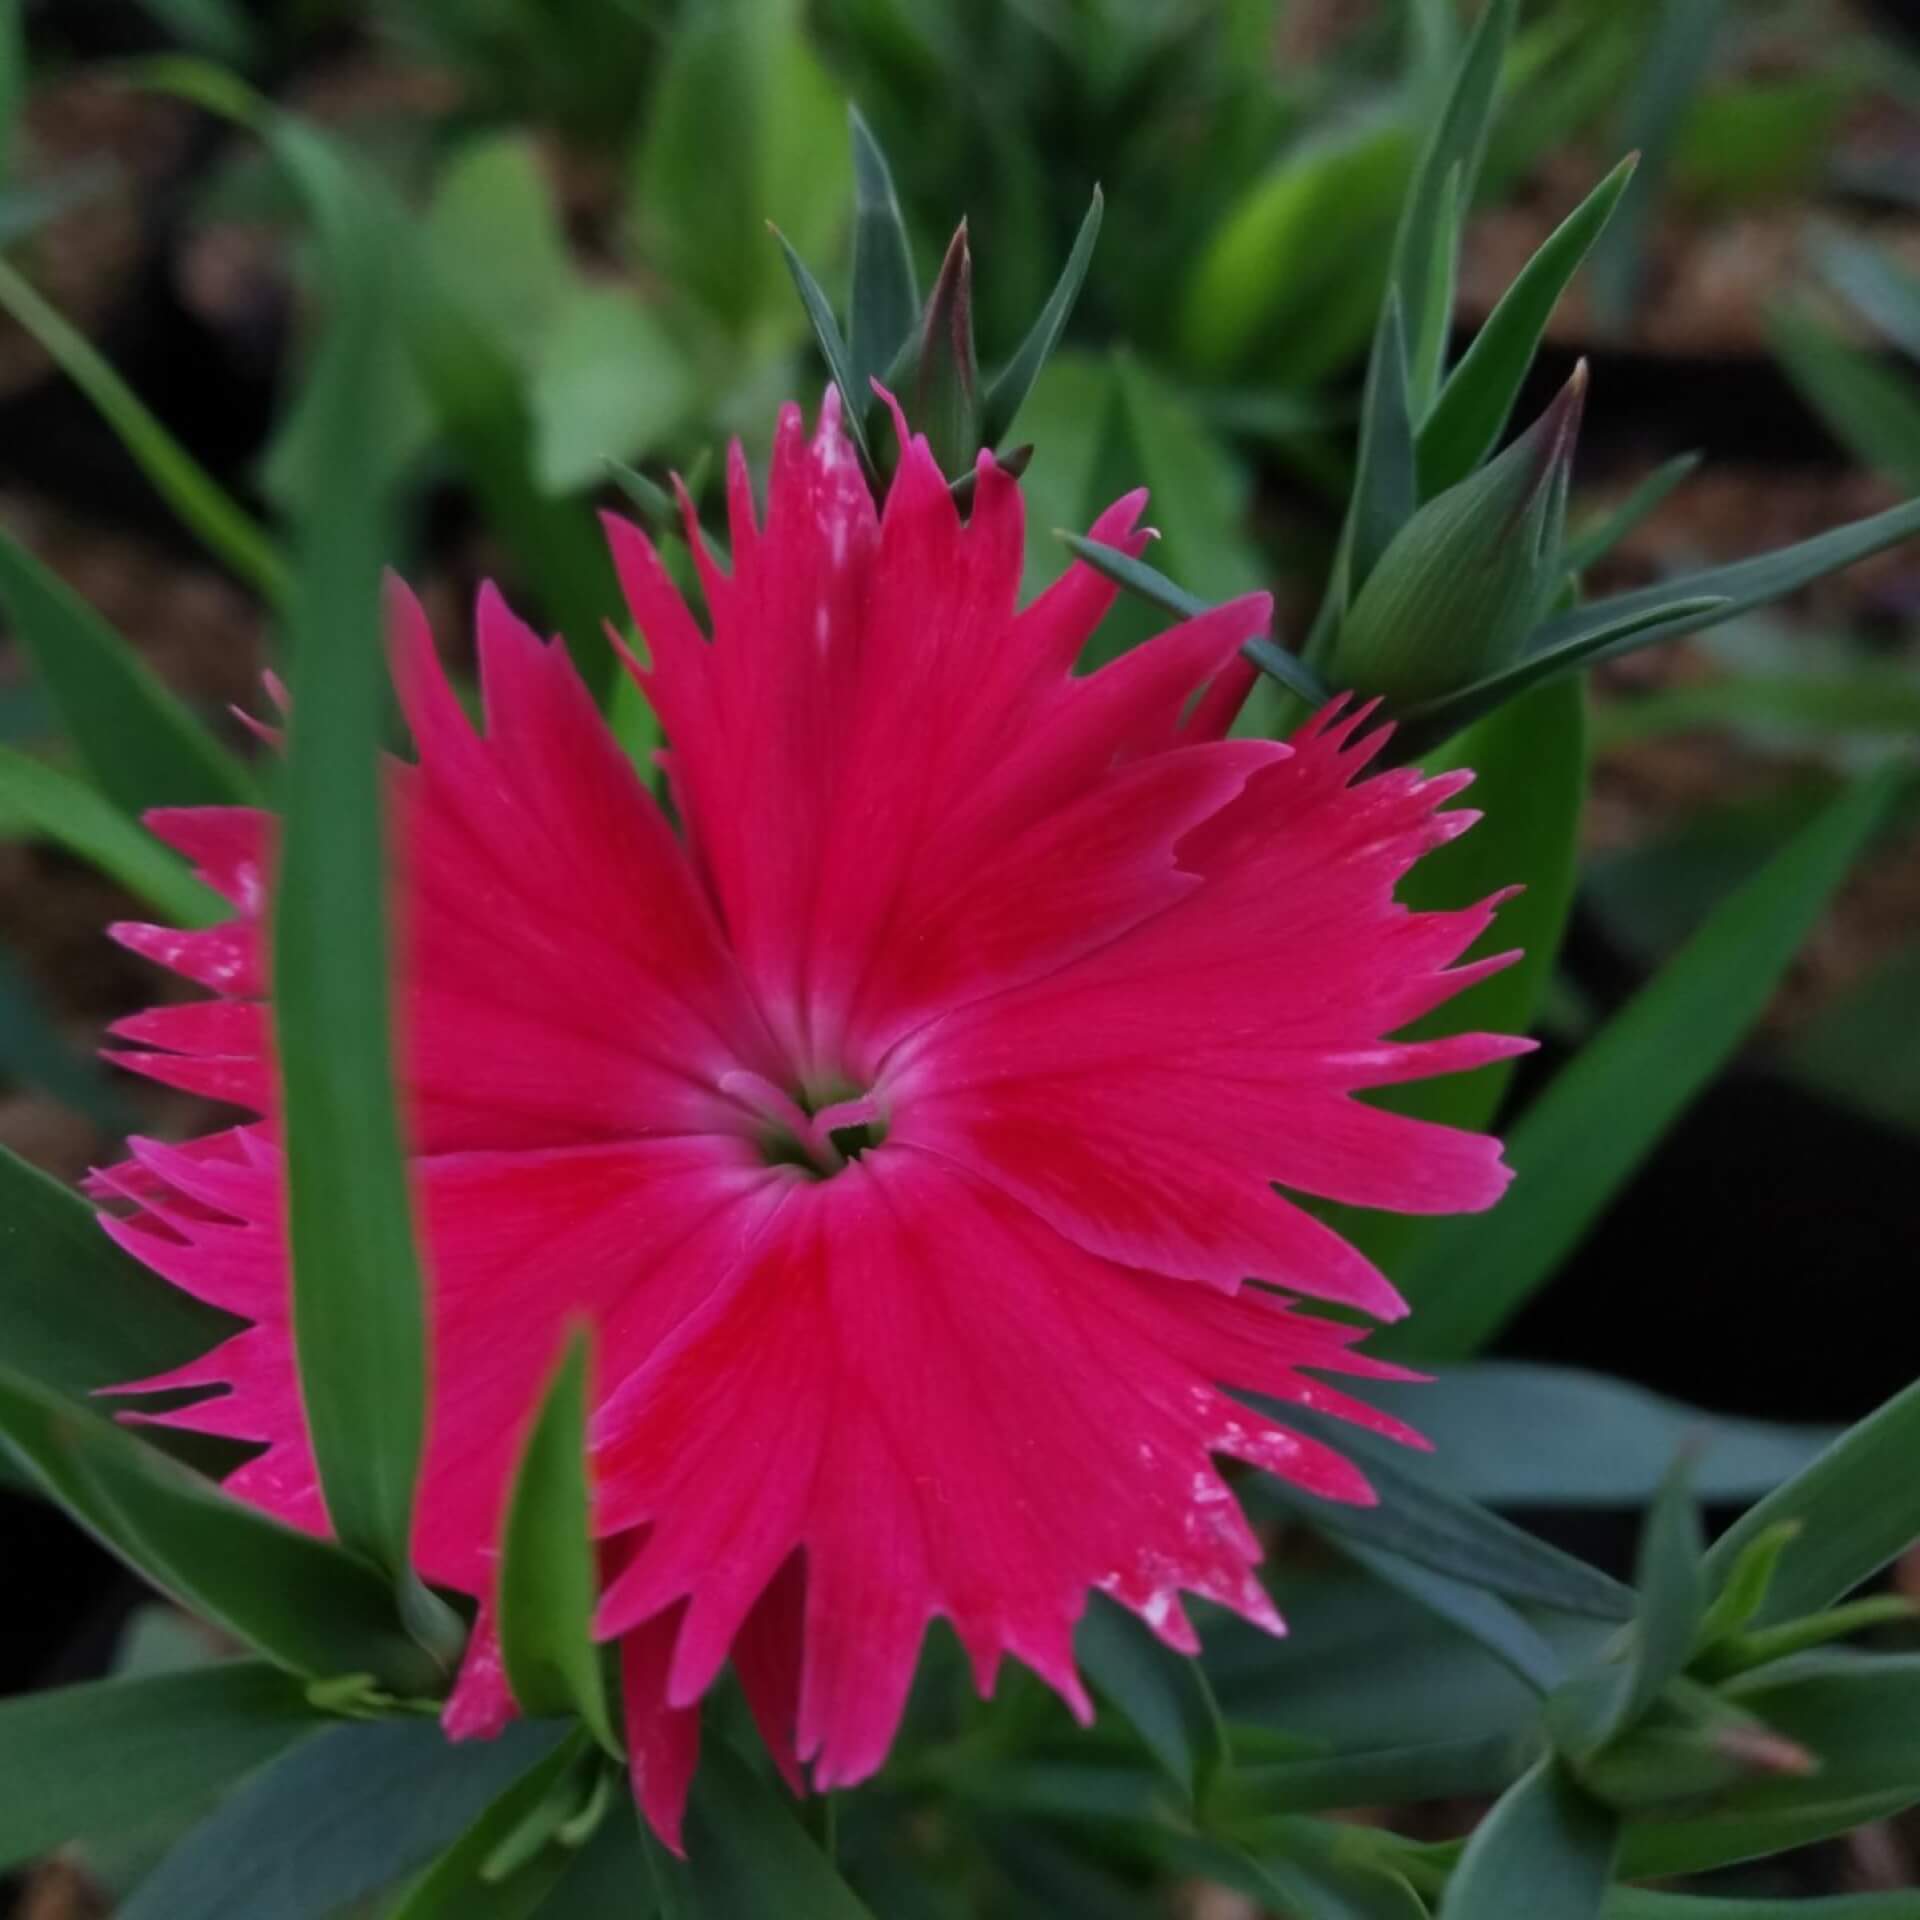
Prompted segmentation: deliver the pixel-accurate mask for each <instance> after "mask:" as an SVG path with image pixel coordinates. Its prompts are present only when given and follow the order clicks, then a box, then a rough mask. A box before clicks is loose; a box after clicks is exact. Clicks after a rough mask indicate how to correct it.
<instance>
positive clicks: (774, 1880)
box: [649, 1743, 874, 1920]
mask: <svg viewBox="0 0 1920 1920" xmlns="http://www.w3.org/2000/svg"><path fill="white" fill-rule="evenodd" d="M649 1858H650V1859H651V1860H652V1862H653V1865H654V1870H655V1884H656V1887H657V1889H658V1891H659V1893H660V1896H661V1899H660V1904H661V1908H662V1911H663V1913H664V1914H667V1915H673V1916H680V1915H685V1916H687V1920H874V1916H873V1915H872V1914H871V1913H869V1912H868V1910H867V1908H866V1907H865V1905H863V1904H862V1902H861V1901H860V1899H859V1898H858V1896H856V1895H855V1893H854V1891H853V1889H852V1888H851V1887H849V1886H848V1885H847V1883H846V1882H845V1881H844V1880H843V1879H841V1877H840V1875H839V1873H838V1872H837V1871H836V1870H835V1868H834V1866H833V1864H832V1863H831V1862H830V1861H829V1860H828V1859H827V1857H826V1855H825V1854H823V1853H822V1852H821V1851H820V1849H819V1848H818V1847H817V1846H815V1845H814V1843H813V1841H812V1840H811V1839H809V1838H808V1836H807V1834H806V1832H805V1831H804V1830H803V1829H802V1827H801V1826H800V1823H799V1822H798V1821H797V1820H796V1819H795V1818H794V1816H793V1814H792V1812H791V1811H790V1809H789V1807H788V1805H787V1804H786V1802H785V1801H784V1800H783V1798H782V1796H781V1794H780V1792H779V1790H778V1789H777V1788H775V1787H774V1786H772V1785H770V1784H769V1783H768V1782H767V1780H765V1779H764V1778H763V1777H762V1776H761V1775H760V1774H758V1773H756V1772H754V1770H753V1769H752V1768H751V1767H749V1766H748V1765H747V1764H746V1762H745V1761H743V1760H742V1759H741V1758H740V1757H739V1755H738V1754H736V1753H735V1752H734V1751H733V1750H732V1749H731V1748H730V1747H728V1746H725V1745H724V1744H719V1743H716V1744H715V1746H714V1747H713V1748H712V1750H711V1751H709V1752H707V1753H705V1754H703V1755H702V1756H701V1760H700V1774H699V1777H698V1779H696V1780H695V1782H694V1786H693V1795H692V1798H691V1800H690V1801H689V1803H688V1807H687V1858H686V1860H685V1861H684V1862H681V1861H676V1860H673V1859H671V1858H669V1857H668V1856H667V1855H666V1854H664V1853H663V1852H662V1851H661V1849H660V1848H659V1847H658V1846H657V1845H654V1846H652V1847H651V1848H650V1849H649Z"/></svg>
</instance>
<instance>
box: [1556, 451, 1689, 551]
mask: <svg viewBox="0 0 1920 1920" xmlns="http://www.w3.org/2000/svg"><path fill="white" fill-rule="evenodd" d="M1699 467H1700V455H1699V454H1697V453H1679V454H1675V455H1674V457H1673V458H1672V459H1671V460H1666V461H1663V462H1662V463H1661V464H1660V465H1659V466H1657V467H1655V468H1654V470H1653V471H1652V472H1651V473H1650V474H1648V475H1647V477H1646V478H1645V479H1644V480H1642V481H1641V482H1640V484H1639V485H1638V486H1637V487H1635V488H1634V489H1633V491H1632V492H1631V493H1629V494H1628V495H1627V497H1626V498H1625V499H1624V500H1622V501H1621V502H1620V504H1619V505H1618V506H1617V507H1615V508H1614V509H1613V510H1612V512H1610V513H1604V514H1602V515H1600V516H1599V517H1598V518H1597V519H1595V520H1593V521H1590V522H1589V523H1587V524H1586V525H1584V526H1582V527H1581V528H1580V529H1579V530H1578V531H1576V532H1575V533H1574V534H1573V535H1572V537H1571V538H1570V539H1569V540H1568V541H1567V545H1566V551H1565V552H1564V553H1563V554H1562V555H1561V558H1562V560H1563V561H1564V563H1565V565H1566V569H1567V571H1568V572H1569V573H1584V572H1585V571H1586V569H1587V568H1588V567H1590V566H1592V565H1593V563H1594V562H1595V561H1596V560H1602V559H1604V558H1605V557H1606V556H1607V555H1608V554H1610V553H1611V552H1612V551H1613V550H1614V548H1615V547H1617V546H1618V545H1619V544H1620V542H1621V541H1622V540H1624V539H1625V538H1626V537H1627V535H1628V534H1630V533H1631V532H1632V531H1633V530H1634V528H1635V527H1637V526H1639V525H1640V524H1641V522H1642V521H1644V520H1647V519H1648V518H1650V517H1651V516H1652V515H1653V514H1655V513H1657V512H1658V511H1659V509H1660V508H1661V507H1663V506H1664V505H1665V504H1666V502H1667V498H1668V496H1669V495H1670V494H1671V493H1673V491H1674V490H1675V488H1677V487H1679V486H1681V485H1683V484H1684V483H1685V482H1686V481H1688V480H1690V479H1691V478H1692V477H1693V475H1694V474H1695V473H1696V472H1698V471H1699Z"/></svg>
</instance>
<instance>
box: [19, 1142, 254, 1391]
mask: <svg viewBox="0 0 1920 1920" xmlns="http://www.w3.org/2000/svg"><path fill="white" fill-rule="evenodd" d="M0 1321H4V1323H5V1325H6V1329H7V1352H6V1364H7V1365H8V1366H10V1367H14V1368H17V1369H18V1370H19V1371H20V1372H21V1373H22V1374H25V1375H27V1376H28V1377H29V1378H31V1379H33V1380H36V1381H38V1382H39V1383H40V1384H41V1385H42V1386H47V1387H56V1388H59V1389H61V1390H63V1391H65V1392H68V1393H76V1394H78V1393H91V1392H93V1391H94V1390H95V1389H96V1388H100V1387H110V1386H115V1385H118V1384H120V1383H122V1382H125V1381H128V1380H144V1379H147V1378H148V1377H150V1376H151V1375H153V1374H156V1373H164V1372H167V1371H169V1370H170V1369H172V1368H174V1367H179V1366H184V1365H185V1364H186V1363H187V1362H188V1361H189V1360H191V1359H193V1358H194V1357H195V1356H196V1355H198V1354H202V1353H205V1352H206V1350H207V1349H208V1348H209V1347H211V1346H213V1345H214V1344H215V1342H216V1341H219V1340H221V1339H224V1338H225V1337H226V1336H227V1335H228V1334H232V1333H238V1332H239V1331H240V1329H241V1326H242V1324H243V1323H242V1322H240V1321H238V1320H234V1319H232V1318H230V1317H229V1316H228V1315H226V1314H224V1313H220V1312H217V1311H216V1310H215V1309H214V1308H212V1307H207V1306H202V1305H201V1303H200V1302H199V1301H198V1300H195V1299H193V1298H192V1297H191V1296H190V1295H188V1294H185V1293H182V1292H181V1291H180V1289H179V1288H178V1287H172V1286H168V1285H167V1284H166V1283H165V1282H164V1281H162V1280H160V1279H159V1278H157V1277H156V1276H155V1275H153V1274H151V1273H149V1272H148V1271H147V1270H146V1268H145V1267H143V1266H141V1265H140V1263H139V1262H138V1261H137V1260H135V1259H133V1258H132V1257H131V1256H130V1255H128V1254H124V1253H122V1252H121V1251H120V1249H119V1248H118V1247H116V1246H115V1245H114V1244H113V1242H112V1241H111V1240H109V1239H108V1238H107V1236H106V1235H105V1234H104V1233H103V1232H102V1231H101V1230H100V1222H99V1220H98V1219H97V1218H95V1215H94V1210H93V1208H92V1207H91V1206H89V1205H88V1204H87V1202H86V1201H85V1200H83V1199H81V1197H80V1196H79V1195H78V1194H77V1193H75V1192H74V1191H73V1190H72V1189H71V1188H70V1187H65V1186H62V1185H61V1184H60V1182H59V1181H57V1180H54V1179H52V1178H50V1177H49V1176H48V1175H46V1174H44V1173H42V1172H41V1171H40V1170H39V1168H37V1167H32V1166H29V1165H28V1164H27V1162H26V1161H24V1160H22V1159H21V1158H20V1157H19V1156H18V1155H17V1154H15V1153H12V1152H11V1151H9V1150H8V1149H6V1148H5V1147H0Z"/></svg>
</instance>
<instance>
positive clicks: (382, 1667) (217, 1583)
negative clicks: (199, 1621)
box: [0, 1366, 439, 1693]
mask: <svg viewBox="0 0 1920 1920" xmlns="http://www.w3.org/2000/svg"><path fill="white" fill-rule="evenodd" d="M0 1442H4V1444H6V1445H7V1446H9V1447H10V1448H11V1449H12V1450H13V1452H14V1454H15V1455H16V1457H17V1458H18V1459H19V1460H20V1461H21V1462H22V1463H23V1464H24V1465H25V1466H26V1467H27V1468H28V1469H29V1470H30V1471H31V1473H32V1474H33V1476H34V1478H35V1479H36V1480H37V1481H39V1482H40V1484H41V1485H42V1486H43V1487H44V1488H45V1490H46V1491H47V1492H48V1493H49V1494H50V1495H51V1496H52V1497H53V1498H54V1499H56V1500H58V1501H59V1502H60V1504H61V1505H62V1506H63V1507H65V1508H66V1509H67V1511H68V1512H69V1513H71V1514H72V1515H73V1517H74V1518H75V1519H76V1520H78V1521H79V1522H80V1523H81V1525H83V1526H84V1527H86V1528H87V1529H88V1531H89V1532H91V1533H92V1534H94V1535H95V1536H96V1537H97V1538H98V1539H99V1540H100V1541H101V1542H102V1544H103V1545H105V1546H107V1547H110V1548H111V1549H112V1550H113V1551H114V1552H115V1553H117V1554H119V1555H120V1557H121V1558H122V1559H124V1560H126V1561H127V1562H128V1563H129V1564H130V1565H131V1566H132V1567H134V1569H135V1570H136V1571H138V1572H140V1573H143V1574H145V1575H146V1576H147V1577H148V1578H149V1579H150V1580H152V1581H154V1583H155V1584H156V1585H158V1586H159V1587H161V1588H162V1589H163V1590H165V1591H166V1592H168V1593H171V1594H172V1595H174V1597H175V1598H176V1599H178V1600H180V1601H181V1602H182V1603H183V1604H184V1605H186V1606H187V1607H188V1608H190V1609H191V1610H192V1611H193V1612H195V1613H198V1614H200V1615H202V1616H203V1617H204V1618H206V1619H208V1620H211V1621H213V1622H214V1623H215V1624H216V1625H218V1626H220V1627H223V1628H224V1629H225V1630H226V1631H227V1632H229V1633H231V1634H233V1635H234V1636H235V1637H236V1638H238V1639H240V1640H242V1641H244V1642H246V1643H247V1644H248V1645H250V1646H253V1647H256V1648H257V1649H258V1650H259V1651H260V1652H261V1653H263V1654H265V1655H266V1656H267V1657H268V1658H269V1659H270V1660H273V1661H275V1662H276V1663H277V1664H279V1665H281V1666H284V1667H287V1668H290V1669H291V1670H292V1671H294V1672H296V1673H301V1674H305V1675H307V1676H309V1677H310V1678H314V1679H327V1678H330V1677H335V1676H338V1675H342V1674H352V1673H370V1674H373V1675H375V1676H376V1677H377V1678H378V1679H379V1680H380V1681H381V1682H382V1683H383V1684H385V1685H387V1686H389V1687H392V1688H394V1689H397V1690H399V1691H401V1692H405V1693H420V1692H425V1691H427V1690H429V1689H430V1688H432V1687H433V1686H434V1685H435V1684H436V1681H437V1679H438V1677H439V1676H438V1673H437V1670H436V1669H435V1667H434V1665H433V1664H432V1662H431V1661H429V1660H428V1658H427V1656H426V1655H425V1654H423V1653H422V1652H421V1651H420V1649H419V1648H418V1647H416V1646H414V1645H412V1644H411V1643H410V1642H409V1641H408V1640H407V1639H406V1637H405V1636H404V1635H403V1633H402V1632H401V1630H400V1626H399V1621H398V1616H397V1613H396V1611H395V1604H394V1596H393V1592H392V1589H391V1588H390V1587H389V1586H388V1585H387V1584H386V1583H385V1582H384V1581H383V1580H382V1579H381V1578H380V1576H379V1575H378V1574H376V1573H375V1572H374V1571H373V1570H372V1569H371V1568H369V1567H367V1566H366V1565H364V1564H363V1563H362V1562H360V1561H358V1560H355V1559H354V1558H352V1557H351V1556H350V1555H348V1554H346V1553H343V1552H342V1551H341V1550H340V1549H339V1548H338V1547H335V1546H331V1545H329V1544H328V1543H327V1542H326V1541H324V1540H320V1539H317V1538H315V1537H314V1536H313V1535H312V1534H307V1533H298V1532H296V1531H294V1530H293V1529H292V1528H290V1527H284V1526H282V1525H280V1524H279V1522H278V1521H274V1520H270V1519H268V1518H267V1517H266V1515H264V1514H262V1513H258V1512H256V1511H255V1510H254V1509H253V1508H251V1507H246V1506H242V1505H241V1504H240V1503H239V1502H238V1501H237V1500H232V1499H229V1498H228V1497H227V1496H226V1495H225V1494H223V1493H222V1492H221V1491H220V1490H219V1489H218V1488H217V1487H216V1486H214V1485H213V1484H212V1483H211V1482H210V1481H208V1480H205V1479H203V1478H202V1477H201V1476H200V1475H199V1474H197V1473H194V1472H191V1471H190V1470H189V1469H187V1468H186V1467H183V1466H181V1465H180V1464H179V1463H178V1462H177V1461H174V1460H170V1459H169V1458H168V1457H167V1456H166V1455H165V1454H163V1453H161V1452H160V1451H159V1450H158V1449H157V1448H154V1447H151V1446H149V1445H148V1444H147V1443H146V1442H145V1441H144V1440H141V1439H138V1438H136V1437H135V1436H134V1435H133V1434H132V1433H130V1432H129V1431H128V1430H127V1429H126V1428H125V1427H123V1426H119V1425H117V1424H115V1423H114V1422H113V1421H111V1420H107V1419H104V1418H102V1417H101V1416H100V1415H99V1414H97V1413H95V1412H93V1411H92V1410H91V1409H90V1408H87V1407H84V1406H81V1405H79V1404H77V1403H76V1402H74V1401H73V1400H71V1399H69V1398H68V1397H67V1396H66V1395H64V1394H62V1393H60V1392H59V1391H57V1390H56V1389H54V1388H51V1387H45V1386H41V1385H40V1384H39V1383H38V1382H36V1381H33V1380H30V1379H28V1378H27V1377H26V1376H25V1375H24V1374H22V1373H19V1372H17V1371H16V1370H15V1369H14V1368H12V1367H11V1366H0Z"/></svg>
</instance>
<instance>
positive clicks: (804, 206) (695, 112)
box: [630, 0, 851, 341]
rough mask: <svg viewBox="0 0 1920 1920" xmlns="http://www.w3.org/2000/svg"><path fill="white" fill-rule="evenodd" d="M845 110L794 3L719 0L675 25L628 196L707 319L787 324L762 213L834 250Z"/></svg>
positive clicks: (756, 329)
mask: <svg viewBox="0 0 1920 1920" xmlns="http://www.w3.org/2000/svg"><path fill="white" fill-rule="evenodd" d="M844 112H845V110H844V108H843V107H842V105H841V103H840V101H839V99H838V98H837V96H836V95H835V93H834V90H833V87H832V85H831V83H830V82H829V81H828V79H827V78H826V76H825V75H824V74H823V72H822V71H821V69H820V66H819V63H818V61H817V60H816V59H815V58H814V56H813V53H812V51H811V49H810V47H809V45H808V39H807V35H806V33H805V31H804V29H803V25H802V21H801V18H800V7H799V4H798V0H710V4H708V5H705V6H702V7H700V8H698V9H696V10H695V11H693V12H691V13H689V14H688V15H687V16H686V17H685V18H684V19H683V20H682V21H681V22H680V23H679V25H678V26H677V27H676V29H675V31H674V32H673V34H672V36H671V38H670V40H669V43H668V50H667V57H666V61H665V64H664V66H663V67H662V69H661V72H660V77H659V79H658V81H657V83H656V84H655V87H654V91H653V97H652V100H651V103H650V106H649V110H648V113H647V117H646V132H645V137H644V140H643V143H642V145H641V147H640V150H639V155H638V171H637V174H636V177H635V182H634V185H635V192H634V194H633V196H632V199H631V202H630V204H631V205H632V206H633V207H634V208H635V210H636V217H637V219H638V221H639V224H640V228H641V237H642V240H643V242H644V243H645V245H646V249H647V251H648V253H649V254H650V256H651V257H652V259H653V261H654V263H655V264H656V265H657V266H658V267H659V268H660V269H661V270H662V273H663V276H664V278H665V280H666V282H667V284H668V285H670V286H672V287H674V288H676V289H679V290H683V291H685V292H688V293H691V294H692V295H693V297H694V298H695V299H697V300H698V301H699V302H700V303H701V305H702V307H703V308H704V309H705V311H706V316H707V318H706V322H705V324H706V325H707V326H708V327H709V328H711V327H712V326H713V325H714V324H716V323H717V324H718V325H719V326H720V327H722V328H724V329H725V330H726V331H728V332H730V333H732V334H734V335H735V336H736V337H739V338H742V339H743V340H749V341H750V340H751V339H752V338H753V337H754V336H755V335H758V334H763V333H765V332H766V331H767V329H768V323H769V321H774V322H775V323H776V324H777V325H778V327H779V331H780V333H781V334H782V336H784V335H785V334H786V333H787V328H786V325H785V320H786V297H785V294H784V292H783V290H782V286H781V278H780V267H779V264H778V262H777V261H776V260H775V259H774V257H773V254H772V251H771V250H770V249H769V248H768V246H767V245H766V242H765V239H764V238H763V235H764V233H765V230H766V223H767V222H769V221H771V222H772V223H773V224H774V225H775V226H777V227H778V228H779V229H780V230H781V231H782V232H783V233H786V234H788V235H789V236H791V238H792V240H793V243H794V245H795V247H796V248H797V249H798V250H799V252H800V253H801V254H802V255H804V256H807V257H810V258H815V259H817V258H821V257H824V256H825V255H826V253H827V252H828V250H829V248H830V246H831V243H832V241H833V238H834V235H835V234H836V233H837V232H838V231H839V228H840V224H841V221H842V219H843V218H844V209H845V207H846V204H847V200H848V197H849V187H850V184H851V183H850V174H851V162H850V161H849V159H848V158H847V155H846V148H845V144H844V141H843V138H842V128H843V127H844V124H845V122H844ZM716 128H725V129H727V132H728V137H727V138H726V139H724V140H716V139H715V137H714V135H715V129H716Z"/></svg>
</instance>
